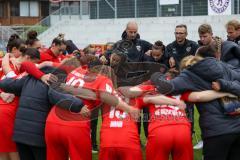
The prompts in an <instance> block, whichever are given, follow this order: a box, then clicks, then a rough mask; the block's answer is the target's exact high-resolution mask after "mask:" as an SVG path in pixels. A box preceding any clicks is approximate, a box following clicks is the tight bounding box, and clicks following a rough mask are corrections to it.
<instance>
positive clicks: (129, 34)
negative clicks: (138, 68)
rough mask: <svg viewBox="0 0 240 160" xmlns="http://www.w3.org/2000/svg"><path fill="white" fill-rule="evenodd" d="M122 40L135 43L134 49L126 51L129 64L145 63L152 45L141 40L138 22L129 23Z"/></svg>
mask: <svg viewBox="0 0 240 160" xmlns="http://www.w3.org/2000/svg"><path fill="white" fill-rule="evenodd" d="M122 40H129V41H131V42H132V43H133V45H132V47H131V48H130V49H128V50H127V51H126V55H127V60H128V61H129V62H143V57H144V54H145V52H147V51H148V50H150V49H151V47H152V44H151V43H149V42H147V41H145V40H142V39H140V35H139V34H138V25H137V23H136V22H128V24H127V26H126V29H125V31H124V32H123V33H122Z"/></svg>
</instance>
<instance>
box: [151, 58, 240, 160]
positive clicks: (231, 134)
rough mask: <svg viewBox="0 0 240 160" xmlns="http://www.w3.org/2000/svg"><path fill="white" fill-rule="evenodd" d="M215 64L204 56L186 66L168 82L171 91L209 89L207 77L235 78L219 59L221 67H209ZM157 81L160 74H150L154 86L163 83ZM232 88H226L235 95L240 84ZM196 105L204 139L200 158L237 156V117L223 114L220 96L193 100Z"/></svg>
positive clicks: (230, 159) (239, 130) (211, 159)
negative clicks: (171, 88) (200, 100)
mask: <svg viewBox="0 0 240 160" xmlns="http://www.w3.org/2000/svg"><path fill="white" fill-rule="evenodd" d="M216 65H217V61H216V60H215V59H214V58H206V59H204V60H202V61H200V62H198V63H196V64H194V65H193V66H191V67H189V68H188V69H185V70H183V71H182V72H181V74H180V75H179V76H178V77H176V78H174V79H173V80H171V81H170V83H171V84H172V85H173V90H172V91H171V94H181V93H183V92H186V91H202V90H211V89H212V86H211V82H210V81H207V80H211V79H210V78H212V79H215V78H226V79H227V80H230V79H232V80H233V79H235V80H239V74H234V73H231V72H229V70H228V69H226V68H225V67H224V65H225V64H222V66H221V62H219V65H220V66H221V67H216V68H211V67H214V66H216ZM221 68H222V69H221ZM224 68H225V69H224ZM216 69H217V70H216ZM222 73H223V74H222ZM200 76H201V77H200ZM204 79H207V80H204ZM160 81H162V80H161V77H159V76H158V75H157V74H154V75H153V76H152V82H153V83H154V84H155V85H157V87H161V85H158V84H163V83H161V82H160ZM235 84H236V83H235ZM232 88H235V90H234V91H231V90H228V91H231V92H232V93H236V94H238V96H239V95H240V87H236V86H232ZM196 106H197V109H198V111H199V113H200V118H199V124H200V127H201V131H202V138H203V141H204V147H203V154H204V159H205V160H235V159H236V160H237V159H239V157H240V153H239V149H240V148H239V147H240V117H234V116H228V115H225V114H224V108H223V104H222V103H221V101H220V99H216V100H213V101H210V102H207V103H196Z"/></svg>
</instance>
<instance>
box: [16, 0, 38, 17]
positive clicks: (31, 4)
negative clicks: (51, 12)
mask: <svg viewBox="0 0 240 160" xmlns="http://www.w3.org/2000/svg"><path fill="white" fill-rule="evenodd" d="M20 16H22V17H38V16H39V3H38V2H37V1H21V2H20Z"/></svg>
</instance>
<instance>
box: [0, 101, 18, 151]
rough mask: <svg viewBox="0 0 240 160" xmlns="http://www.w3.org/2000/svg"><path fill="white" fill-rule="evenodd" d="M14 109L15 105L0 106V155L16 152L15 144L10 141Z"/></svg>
mask: <svg viewBox="0 0 240 160" xmlns="http://www.w3.org/2000/svg"><path fill="white" fill-rule="evenodd" d="M16 108H17V107H16V106H15V105H8V106H2V105H0V123H1V125H0V153H1V152H17V148H16V144H15V142H14V141H13V140H12V136H13V128H14V121H15V116H16Z"/></svg>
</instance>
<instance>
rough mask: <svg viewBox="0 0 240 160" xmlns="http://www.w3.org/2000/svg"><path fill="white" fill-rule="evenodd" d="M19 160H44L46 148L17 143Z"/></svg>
mask: <svg viewBox="0 0 240 160" xmlns="http://www.w3.org/2000/svg"><path fill="white" fill-rule="evenodd" d="M17 149H18V152H19V156H20V160H46V159H47V158H46V148H45V147H35V146H30V145H26V144H22V143H17Z"/></svg>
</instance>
